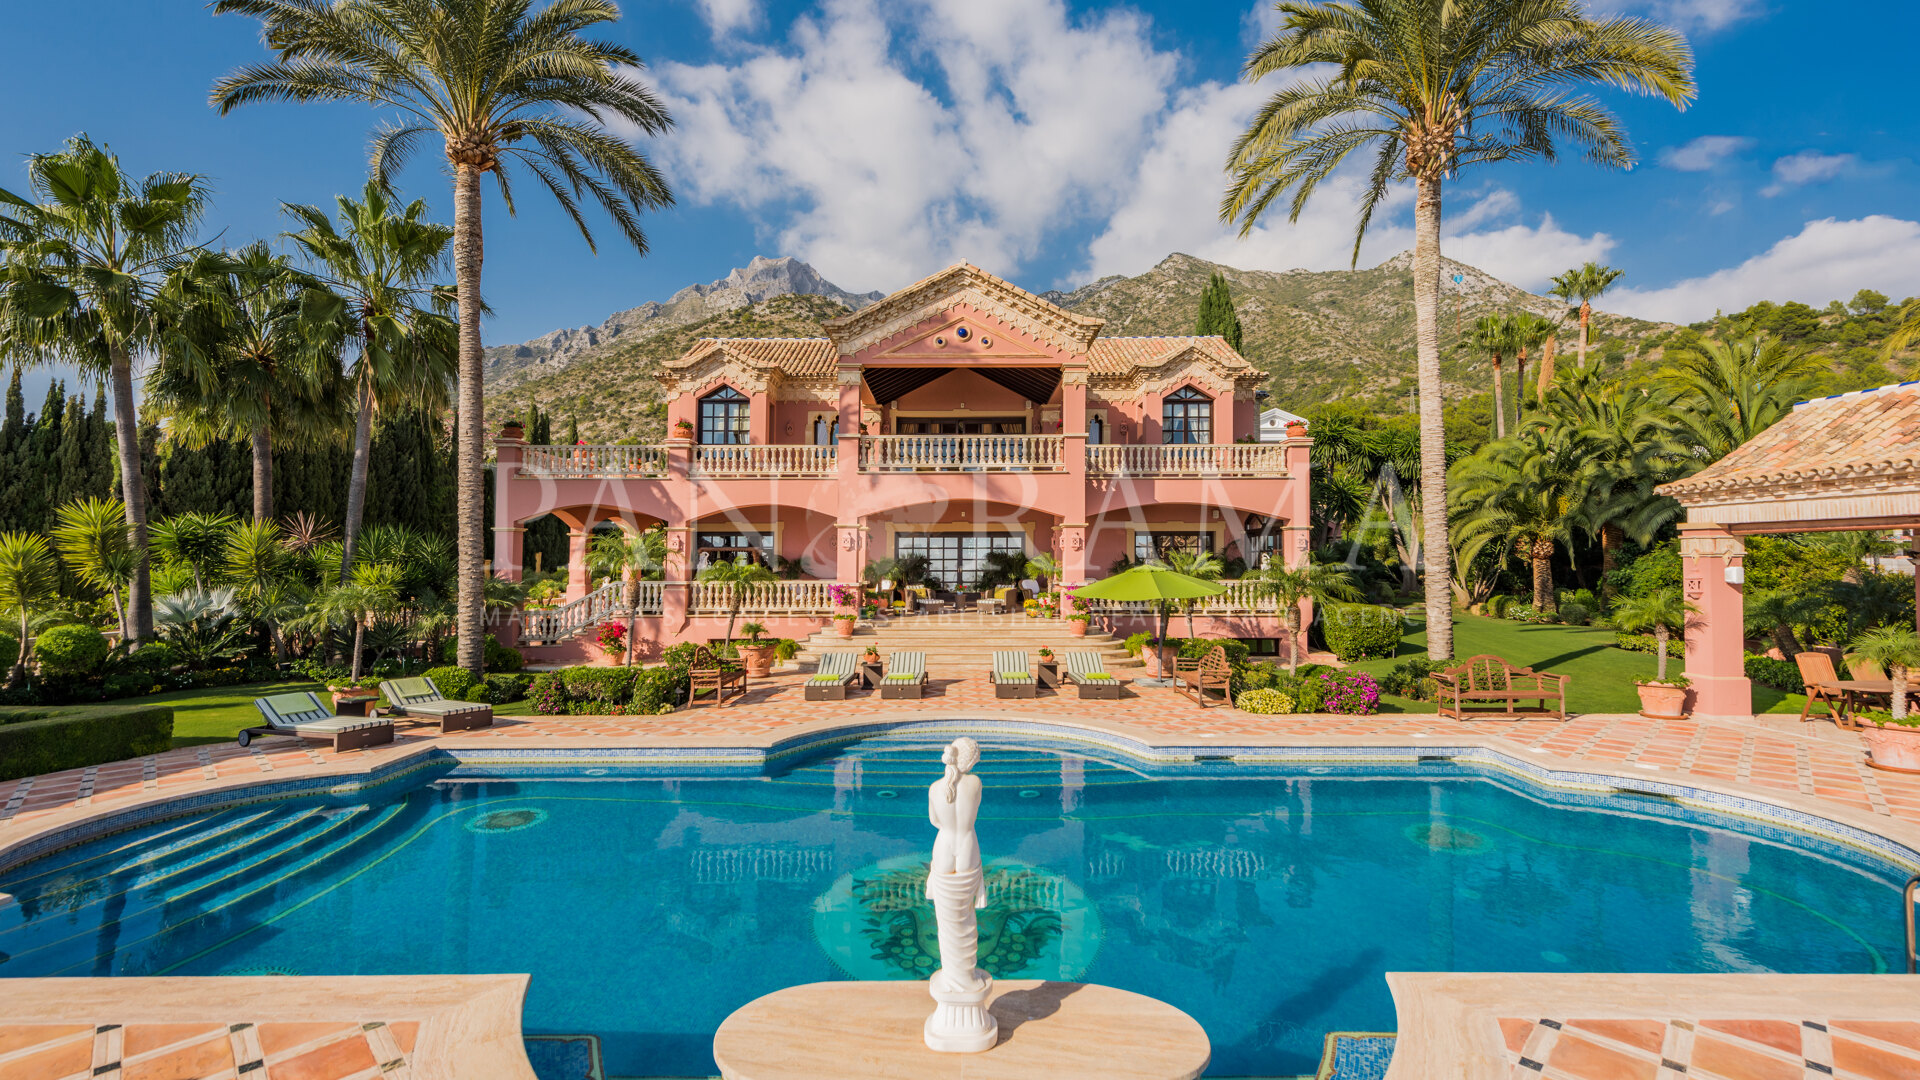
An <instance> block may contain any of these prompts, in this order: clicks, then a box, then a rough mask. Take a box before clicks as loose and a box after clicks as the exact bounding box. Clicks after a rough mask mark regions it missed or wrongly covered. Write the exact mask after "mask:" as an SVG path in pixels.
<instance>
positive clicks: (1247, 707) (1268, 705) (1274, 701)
mask: <svg viewBox="0 0 1920 1080" xmlns="http://www.w3.org/2000/svg"><path fill="white" fill-rule="evenodd" d="M1233 707H1234V708H1236V709H1239V710H1240V711H1241V712H1247V713H1253V714H1255V715H1256V716H1279V715H1282V714H1285V713H1290V712H1292V711H1293V699H1292V698H1290V697H1288V696H1287V695H1285V694H1283V693H1281V692H1280V691H1278V690H1249V691H1247V692H1246V693H1244V694H1241V695H1240V696H1239V697H1237V698H1234V699H1233Z"/></svg>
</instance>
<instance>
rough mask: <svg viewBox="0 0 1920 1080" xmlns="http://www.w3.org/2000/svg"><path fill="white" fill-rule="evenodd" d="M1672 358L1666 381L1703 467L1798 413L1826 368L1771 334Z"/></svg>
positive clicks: (1712, 344)
mask: <svg viewBox="0 0 1920 1080" xmlns="http://www.w3.org/2000/svg"><path fill="white" fill-rule="evenodd" d="M1668 360H1669V361H1670V362H1671V365H1672V366H1671V368H1670V369H1669V370H1667V371H1665V372H1663V373H1662V378H1661V383H1662V384H1663V386H1664V387H1665V388H1666V389H1667V390H1668V392H1669V393H1670V394H1672V396H1673V400H1674V407H1675V411H1676V412H1677V413H1678V415H1679V417H1680V419H1681V420H1682V421H1683V422H1684V423H1685V424H1686V427H1687V429H1688V431H1689V433H1690V434H1691V435H1692V436H1693V441H1694V442H1695V443H1696V445H1698V446H1699V448H1700V454H1701V456H1698V457H1696V459H1695V460H1696V461H1697V462H1698V464H1699V465H1700V466H1701V467H1705V466H1706V465H1708V464H1711V463H1712V462H1715V461H1718V460H1719V459H1721V458H1723V457H1725V456H1727V455H1728V454H1730V453H1732V452H1733V450H1734V448H1735V447H1738V446H1739V445H1741V444H1742V443H1744V442H1746V441H1747V440H1749V439H1751V438H1753V437H1754V436H1755V435H1758V434H1760V433H1761V432H1762V431H1765V430H1766V429H1768V428H1769V427H1772V426H1773V424H1774V422H1775V421H1777V420H1779V419H1780V418H1781V417H1783V416H1785V415H1787V413H1789V412H1792V411H1793V403H1794V402H1796V401H1799V400H1801V399H1802V398H1804V397H1805V396H1806V394H1807V391H1808V390H1809V389H1810V388H1811V387H1812V385H1813V379H1814V377H1815V376H1816V375H1818V374H1819V373H1820V372H1821V371H1823V370H1824V369H1825V365H1824V362H1823V361H1822V360H1821V359H1820V358H1819V356H1817V355H1815V354H1814V353H1812V352H1809V351H1808V350H1806V349H1802V348H1796V347H1791V346H1789V345H1787V344H1786V343H1785V342H1783V341H1781V340H1780V339H1779V338H1771V337H1768V336H1766V335H1765V334H1757V335H1755V336H1753V337H1746V338H1734V339H1732V340H1730V341H1708V342H1706V343H1704V344H1702V345H1701V346H1700V347H1699V348H1697V349H1679V350H1675V351H1674V352H1673V353H1672V354H1670V355H1669V357H1668Z"/></svg>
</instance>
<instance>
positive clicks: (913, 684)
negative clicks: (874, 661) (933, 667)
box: [880, 652, 927, 699]
mask: <svg viewBox="0 0 1920 1080" xmlns="http://www.w3.org/2000/svg"><path fill="white" fill-rule="evenodd" d="M926 687H927V654H926V653H923V652H897V653H893V654H891V655H889V656H888V657H887V674H886V677H885V678H883V679H881V680H880V696H881V698H883V699H885V698H918V697H919V696H920V693H921V691H923V690H925V689H926Z"/></svg>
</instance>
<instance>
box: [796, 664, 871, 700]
mask: <svg viewBox="0 0 1920 1080" xmlns="http://www.w3.org/2000/svg"><path fill="white" fill-rule="evenodd" d="M859 677H860V654H859V653H855V652H830V653H822V654H821V656H820V666H819V667H818V668H817V669H815V670H814V673H813V674H812V675H809V676H807V683H806V688H807V692H806V700H808V701H845V700H847V685H848V684H849V683H851V682H853V680H855V679H857V678H859Z"/></svg>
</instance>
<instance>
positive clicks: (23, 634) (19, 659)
mask: <svg viewBox="0 0 1920 1080" xmlns="http://www.w3.org/2000/svg"><path fill="white" fill-rule="evenodd" d="M31 628H32V623H31V622H29V621H28V617H27V605H25V604H21V605H20V655H19V656H16V657H14V658H13V667H12V668H10V669H8V671H7V689H9V690H12V689H16V688H18V687H21V686H24V685H26V681H27V652H28V650H30V649H32V648H33V638H32V637H30V636H29V635H28V630H30V629H31Z"/></svg>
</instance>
